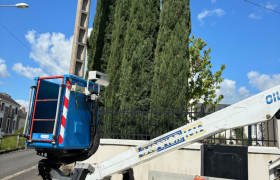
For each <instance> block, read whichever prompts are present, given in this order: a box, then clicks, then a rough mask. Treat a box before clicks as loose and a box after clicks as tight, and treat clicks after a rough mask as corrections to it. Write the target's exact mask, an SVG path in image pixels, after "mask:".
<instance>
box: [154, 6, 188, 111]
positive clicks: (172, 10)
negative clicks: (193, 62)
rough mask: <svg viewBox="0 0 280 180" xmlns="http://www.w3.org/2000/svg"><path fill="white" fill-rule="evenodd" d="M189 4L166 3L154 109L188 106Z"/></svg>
mask: <svg viewBox="0 0 280 180" xmlns="http://www.w3.org/2000/svg"><path fill="white" fill-rule="evenodd" d="M189 5H190V1H189V0H176V1H174V0H164V2H163V4H162V9H161V13H160V28H159V33H158V39H157V46H156V49H155V72H154V79H153V87H152V95H151V107H173V106H175V107H181V106H185V105H186V104H187V86H188V85H187V84H188V74H189V61H188V59H189V46H188V43H189V35H190V32H191V19H190V18H191V15H190V6H189Z"/></svg>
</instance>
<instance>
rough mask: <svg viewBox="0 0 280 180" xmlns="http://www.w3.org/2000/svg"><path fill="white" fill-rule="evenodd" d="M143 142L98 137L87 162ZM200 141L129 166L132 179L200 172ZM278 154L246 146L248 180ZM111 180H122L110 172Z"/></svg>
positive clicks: (258, 176) (261, 179)
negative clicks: (151, 172) (150, 174)
mask: <svg viewBox="0 0 280 180" xmlns="http://www.w3.org/2000/svg"><path fill="white" fill-rule="evenodd" d="M144 142H146V141H134V140H114V139H101V145H100V147H99V149H98V151H97V153H95V154H94V155H93V156H92V157H91V158H89V159H87V160H85V161H84V162H87V163H100V162H102V161H104V160H106V159H109V158H111V157H113V156H115V155H117V154H119V153H121V152H124V151H126V150H128V149H130V148H132V147H135V146H137V145H140V144H142V143H144ZM200 148H201V144H199V143H194V144H192V145H189V146H186V147H184V148H182V149H180V150H176V151H173V152H171V153H168V154H165V155H163V156H161V157H158V158H156V159H154V160H151V161H148V162H146V163H143V164H141V165H139V166H136V167H134V168H133V171H134V177H135V180H148V171H149V170H154V171H163V172H170V173H180V174H189V175H201V150H200ZM279 156H280V150H279V149H278V148H276V147H257V146H252V147H249V148H248V174H249V180H266V179H268V162H269V161H270V160H275V159H277V158H278V157H279ZM112 180H122V175H114V176H113V177H112Z"/></svg>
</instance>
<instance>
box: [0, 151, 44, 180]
mask: <svg viewBox="0 0 280 180" xmlns="http://www.w3.org/2000/svg"><path fill="white" fill-rule="evenodd" d="M42 158H43V157H40V156H37V155H36V152H35V150H33V149H28V150H21V151H16V152H11V153H8V154H3V155H0V179H2V178H4V177H6V176H10V175H13V174H15V173H17V172H20V171H22V170H25V169H27V168H30V167H32V166H34V165H37V164H38V161H40V160H41V159H42ZM30 173H33V174H32V175H35V174H36V175H38V172H37V169H35V170H32V172H30ZM35 177H36V176H35ZM27 179H28V178H27ZM29 179H31V178H30V176H29ZM32 179H33V178H32ZM22 180H23V179H22Z"/></svg>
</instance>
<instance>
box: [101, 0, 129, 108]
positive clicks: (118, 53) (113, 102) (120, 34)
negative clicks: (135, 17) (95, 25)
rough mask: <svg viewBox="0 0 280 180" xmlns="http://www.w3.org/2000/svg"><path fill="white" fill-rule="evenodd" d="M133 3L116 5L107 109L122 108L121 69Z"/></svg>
mask: <svg viewBox="0 0 280 180" xmlns="http://www.w3.org/2000/svg"><path fill="white" fill-rule="evenodd" d="M131 3H132V1H131V0H120V1H118V2H117V3H116V10H115V17H114V25H113V31H112V43H111V52H110V57H109V62H108V66H107V74H108V76H109V82H110V84H109V86H107V87H106V88H105V106H106V107H116V108H118V107H120V98H119V87H120V86H119V85H120V77H121V71H120V67H121V64H122V59H123V50H124V49H123V47H124V43H125V37H126V32H127V23H128V21H129V16H130V9H131Z"/></svg>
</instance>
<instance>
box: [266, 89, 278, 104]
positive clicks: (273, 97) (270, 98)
mask: <svg viewBox="0 0 280 180" xmlns="http://www.w3.org/2000/svg"><path fill="white" fill-rule="evenodd" d="M276 101H280V97H279V93H278V92H276V93H273V94H272V95H267V96H266V104H271V103H273V102H276Z"/></svg>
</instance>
